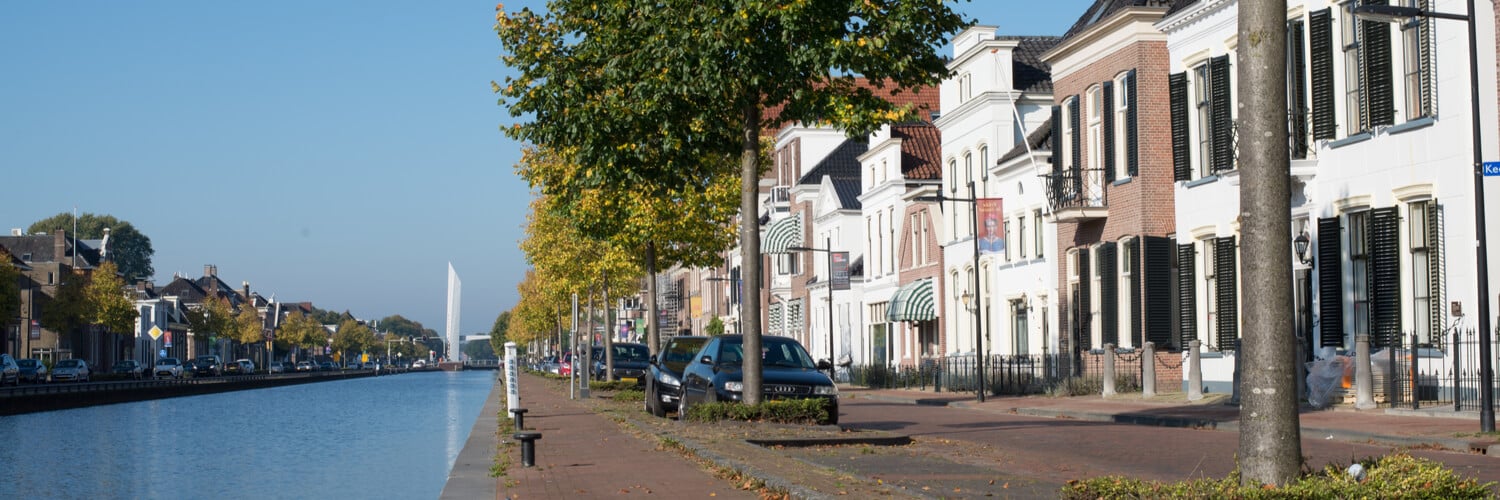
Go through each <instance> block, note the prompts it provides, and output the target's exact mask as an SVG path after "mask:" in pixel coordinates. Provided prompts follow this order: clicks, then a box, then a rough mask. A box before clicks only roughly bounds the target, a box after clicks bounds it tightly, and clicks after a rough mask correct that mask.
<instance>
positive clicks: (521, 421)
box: [510, 408, 526, 431]
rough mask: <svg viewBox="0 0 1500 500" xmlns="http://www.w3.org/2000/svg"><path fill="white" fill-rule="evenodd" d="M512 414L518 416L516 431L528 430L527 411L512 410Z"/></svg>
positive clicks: (523, 409) (521, 409)
mask: <svg viewBox="0 0 1500 500" xmlns="http://www.w3.org/2000/svg"><path fill="white" fill-rule="evenodd" d="M510 412H511V413H512V414H514V415H515V416H516V430H518V431H524V430H526V409H525V408H516V409H514V410H511V411H510Z"/></svg>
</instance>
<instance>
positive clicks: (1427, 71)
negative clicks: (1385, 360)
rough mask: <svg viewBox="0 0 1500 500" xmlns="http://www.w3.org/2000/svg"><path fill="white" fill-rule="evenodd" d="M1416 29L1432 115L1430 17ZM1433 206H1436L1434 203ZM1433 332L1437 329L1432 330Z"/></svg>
mask: <svg viewBox="0 0 1500 500" xmlns="http://www.w3.org/2000/svg"><path fill="white" fill-rule="evenodd" d="M1431 8H1432V0H1422V9H1423V10H1427V9H1431ZM1417 22H1418V23H1419V24H1418V29H1420V30H1422V33H1421V34H1419V35H1417V44H1418V46H1419V47H1418V49H1417V50H1418V52H1419V54H1418V57H1421V58H1422V59H1421V63H1420V66H1421V68H1422V83H1421V85H1422V94H1421V95H1422V116H1432V115H1433V112H1432V77H1433V74H1432V18H1431V17H1423V18H1421V19H1420V20H1419V21H1417ZM1433 206H1437V205H1436V204H1434V205H1433ZM1433 331H1434V332H1436V331H1439V330H1433Z"/></svg>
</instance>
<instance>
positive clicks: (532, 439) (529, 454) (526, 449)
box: [512, 431, 542, 467]
mask: <svg viewBox="0 0 1500 500" xmlns="http://www.w3.org/2000/svg"><path fill="white" fill-rule="evenodd" d="M512 437H514V438H516V440H517V441H520V442H521V466H522V467H535V466H536V440H538V439H541V438H542V433H540V432H535V431H527V432H517V433H516V435H515V436H512Z"/></svg>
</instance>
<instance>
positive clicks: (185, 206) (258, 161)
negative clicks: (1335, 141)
mask: <svg viewBox="0 0 1500 500" xmlns="http://www.w3.org/2000/svg"><path fill="white" fill-rule="evenodd" d="M1090 3H1092V2H1091V1H1089V0H1053V1H1049V2H1024V1H1019V0H976V1H974V2H960V3H959V4H958V7H959V9H960V10H961V11H962V12H964V13H965V14H967V15H969V16H970V17H973V18H975V19H976V21H977V22H979V23H983V24H989V25H996V26H999V27H1000V33H1001V34H1005V35H1061V34H1062V32H1063V31H1064V30H1066V29H1067V27H1068V26H1069V25H1071V24H1072V22H1073V21H1074V20H1075V19H1076V18H1077V17H1078V16H1080V15H1081V14H1082V12H1083V10H1084V9H1085V8H1086V7H1087V6H1088V5H1089V4H1090ZM543 4H544V2H542V1H538V0H531V1H523V2H517V1H509V2H506V5H507V9H508V10H514V9H519V8H520V7H522V6H532V7H533V8H537V6H539V5H543ZM494 8H495V2H494V1H493V0H491V1H471V0H464V1H457V0H444V1H388V0H362V1H359V2H353V1H347V0H318V1H289V0H271V1H265V2H251V3H231V2H193V1H170V2H169V1H160V0H140V1H132V2H107V1H55V2H54V1H48V2H5V4H4V7H3V9H0V173H3V174H4V175H3V176H4V181H0V193H3V194H0V226H4V227H0V231H6V234H9V229H10V228H25V227H26V226H29V225H30V224H31V223H32V222H35V221H36V220H39V219H42V218H45V217H48V216H51V215H54V214H57V213H60V212H69V211H72V210H73V208H74V207H75V206H76V207H77V208H78V210H79V211H81V212H92V213H98V214H109V215H113V216H115V217H118V218H121V219H124V220H128V221H130V222H131V223H132V224H134V225H135V227H136V228H137V229H139V230H140V231H141V232H143V233H145V234H146V235H147V236H149V237H151V241H152V245H153V246H154V247H155V249H156V256H155V259H154V265H155V267H156V271H157V280H156V281H157V283H158V285H165V284H166V283H167V282H168V281H170V279H171V277H172V274H173V273H174V272H180V273H182V274H184V275H187V276H190V277H197V276H200V275H202V273H203V266H204V265H205V264H214V265H217V266H218V270H219V276H220V277H222V278H224V279H225V281H227V282H228V283H230V284H231V285H233V286H239V284H240V282H242V281H249V282H250V283H251V287H252V288H253V289H255V290H256V291H258V292H260V293H261V294H263V295H266V296H268V297H269V296H270V295H271V294H273V293H274V294H275V295H276V298H277V299H278V300H282V301H311V302H313V303H314V304H315V305H317V306H319V307H323V308H325V309H332V310H338V311H342V310H349V311H351V312H352V313H353V314H354V315H355V316H358V317H361V318H369V319H378V318H381V317H384V316H387V315H390V314H401V315H403V316H406V317H408V318H412V319H415V320H417V321H421V322H422V323H423V324H425V325H426V326H427V327H429V328H433V329H435V330H438V331H439V332H442V331H443V328H444V314H445V312H444V311H445V309H444V308H445V301H446V300H447V296H446V286H447V267H446V266H447V263H448V262H452V263H453V266H454V268H456V269H457V271H458V273H459V277H460V278H461V279H462V280H463V286H464V290H463V309H462V310H463V318H462V329H463V331H464V332H465V333H476V332H487V331H489V328H490V325H491V323H493V322H494V319H495V316H496V315H497V314H499V313H500V312H501V311H504V310H506V309H509V308H511V307H512V306H514V305H515V303H516V300H517V294H516V288H515V287H516V284H517V283H518V282H519V281H520V280H521V277H522V276H523V274H524V271H525V268H526V261H525V257H524V256H523V255H522V253H521V252H520V250H519V249H518V248H517V244H518V242H519V241H520V239H521V238H522V237H523V235H524V233H523V231H522V225H523V224H525V215H526V211H527V203H528V201H529V199H530V191H529V188H528V186H527V185H526V183H525V182H524V181H522V180H520V179H519V178H518V177H516V176H515V174H514V171H513V169H512V166H513V165H514V164H515V162H516V160H517V159H519V157H520V147H519V145H517V144H516V143H514V142H511V141H509V140H508V139H506V138H505V137H504V136H503V135H502V134H501V133H500V132H499V127H500V126H501V125H502V124H508V123H510V122H511V121H512V120H513V119H512V118H511V117H510V116H509V114H508V113H506V112H505V110H504V109H502V108H501V107H499V106H498V105H497V104H496V102H497V98H496V96H495V95H494V94H491V93H490V86H489V82H490V81H491V80H496V81H499V80H502V79H503V78H504V76H505V75H506V74H507V72H508V69H507V68H505V67H504V65H503V64H502V63H501V62H500V61H499V60H498V58H499V56H500V44H499V42H498V40H496V38H495V34H494V31H493V30H492V27H493V25H494Z"/></svg>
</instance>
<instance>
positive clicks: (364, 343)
mask: <svg viewBox="0 0 1500 500" xmlns="http://www.w3.org/2000/svg"><path fill="white" fill-rule="evenodd" d="M374 346H375V332H373V331H371V330H370V327H368V326H365V325H364V323H360V322H358V321H355V320H353V319H347V320H344V322H343V323H340V324H339V329H338V331H337V332H334V334H333V350H334V351H335V352H344V353H357V352H367V351H369V350H370V348H371V347H374Z"/></svg>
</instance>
